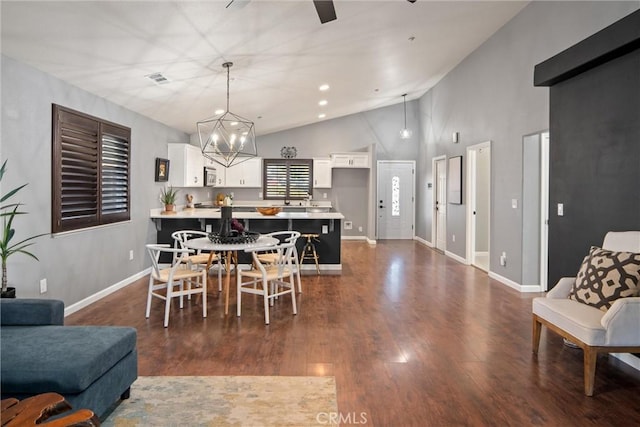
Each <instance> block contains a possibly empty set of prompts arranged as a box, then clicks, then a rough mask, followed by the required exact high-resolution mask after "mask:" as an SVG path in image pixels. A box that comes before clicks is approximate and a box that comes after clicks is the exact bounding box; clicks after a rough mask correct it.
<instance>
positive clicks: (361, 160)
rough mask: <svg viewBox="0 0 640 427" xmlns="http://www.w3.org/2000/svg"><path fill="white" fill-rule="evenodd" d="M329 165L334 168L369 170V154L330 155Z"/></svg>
mask: <svg viewBox="0 0 640 427" xmlns="http://www.w3.org/2000/svg"><path fill="white" fill-rule="evenodd" d="M331 164H332V167H334V168H369V167H370V165H369V154H367V153H332V154H331Z"/></svg>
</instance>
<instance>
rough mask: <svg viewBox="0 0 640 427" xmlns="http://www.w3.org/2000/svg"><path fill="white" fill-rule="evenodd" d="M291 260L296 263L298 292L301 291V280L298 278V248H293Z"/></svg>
mask: <svg viewBox="0 0 640 427" xmlns="http://www.w3.org/2000/svg"><path fill="white" fill-rule="evenodd" d="M293 262H294V264H295V265H296V278H297V279H298V292H299V293H302V280H300V261H298V250H297V249H295V248H294V250H293Z"/></svg>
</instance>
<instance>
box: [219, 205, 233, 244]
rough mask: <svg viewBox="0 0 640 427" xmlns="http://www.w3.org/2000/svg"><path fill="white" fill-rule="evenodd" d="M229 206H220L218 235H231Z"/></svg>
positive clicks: (230, 209) (230, 210)
mask: <svg viewBox="0 0 640 427" xmlns="http://www.w3.org/2000/svg"><path fill="white" fill-rule="evenodd" d="M231 214H232V208H231V206H222V207H221V208H220V232H219V234H220V237H229V236H230V235H231Z"/></svg>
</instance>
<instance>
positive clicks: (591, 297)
mask: <svg viewBox="0 0 640 427" xmlns="http://www.w3.org/2000/svg"><path fill="white" fill-rule="evenodd" d="M634 296H640V253H638V254H636V253H632V252H613V251H608V250H606V249H601V248H598V247H595V246H592V247H591V250H590V251H589V255H587V256H586V257H585V258H584V260H583V261H582V265H581V266H580V271H579V272H578V275H577V276H576V282H575V283H574V285H573V288H572V289H571V292H570V293H569V298H571V299H573V300H576V301H579V302H581V303H583V304H587V305H590V306H592V307H596V308H599V309H600V310H602V311H607V310H608V309H609V308H610V307H611V304H612V303H613V301H615V300H617V299H618V298H624V297H634Z"/></svg>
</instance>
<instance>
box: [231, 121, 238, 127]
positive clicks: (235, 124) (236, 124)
mask: <svg viewBox="0 0 640 427" xmlns="http://www.w3.org/2000/svg"><path fill="white" fill-rule="evenodd" d="M230 124H231V126H238V122H231V123H230Z"/></svg>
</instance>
